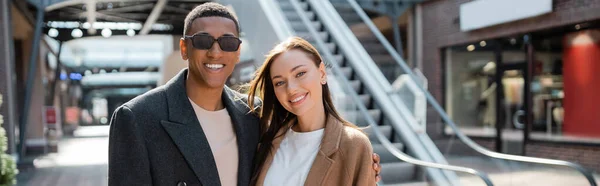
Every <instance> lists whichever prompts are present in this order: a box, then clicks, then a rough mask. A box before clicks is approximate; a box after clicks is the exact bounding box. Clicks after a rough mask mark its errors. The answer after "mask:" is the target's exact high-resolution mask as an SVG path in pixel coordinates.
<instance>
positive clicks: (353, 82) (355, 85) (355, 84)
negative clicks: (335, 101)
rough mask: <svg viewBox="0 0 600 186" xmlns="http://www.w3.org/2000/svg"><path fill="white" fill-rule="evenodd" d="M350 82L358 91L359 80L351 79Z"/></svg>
mask: <svg viewBox="0 0 600 186" xmlns="http://www.w3.org/2000/svg"><path fill="white" fill-rule="evenodd" d="M350 84H351V85H352V88H353V89H354V91H356V92H360V85H361V82H360V80H352V81H350Z"/></svg>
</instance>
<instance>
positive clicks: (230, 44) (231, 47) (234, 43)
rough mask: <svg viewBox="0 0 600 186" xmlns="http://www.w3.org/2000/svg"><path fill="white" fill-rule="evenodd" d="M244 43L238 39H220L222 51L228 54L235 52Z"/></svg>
mask: <svg viewBox="0 0 600 186" xmlns="http://www.w3.org/2000/svg"><path fill="white" fill-rule="evenodd" d="M241 43H242V42H241V41H240V40H239V39H238V38H236V37H221V38H219V45H220V46H221V50H223V51H226V52H235V51H237V50H238V48H239V47H240V44H241Z"/></svg>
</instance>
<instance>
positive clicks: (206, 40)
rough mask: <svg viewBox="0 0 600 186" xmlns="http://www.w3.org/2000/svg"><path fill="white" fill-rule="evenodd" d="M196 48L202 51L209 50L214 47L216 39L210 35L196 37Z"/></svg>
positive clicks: (194, 38) (194, 39)
mask: <svg viewBox="0 0 600 186" xmlns="http://www.w3.org/2000/svg"><path fill="white" fill-rule="evenodd" d="M192 40H193V42H194V43H193V44H194V47H196V48H197V49H200V50H208V49H210V48H211V47H212V44H213V43H214V42H215V39H214V38H213V37H212V36H210V35H196V36H194V37H193V39H192Z"/></svg>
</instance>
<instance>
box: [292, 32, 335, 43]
mask: <svg viewBox="0 0 600 186" xmlns="http://www.w3.org/2000/svg"><path fill="white" fill-rule="evenodd" d="M296 35H297V36H298V37H301V38H304V39H306V40H308V41H309V42H311V43H313V42H314V41H315V40H314V39H313V36H312V34H310V32H296ZM328 36H329V34H328V33H327V32H319V37H321V39H322V40H323V41H327V39H328Z"/></svg>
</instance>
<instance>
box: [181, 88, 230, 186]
mask: <svg viewBox="0 0 600 186" xmlns="http://www.w3.org/2000/svg"><path fill="white" fill-rule="evenodd" d="M190 103H192V107H193V108H194V111H195V112H196V117H198V121H199V122H200V126H201V127H202V130H203V131H204V135H206V139H207V140H208V144H209V145H210V150H211V151H212V153H213V157H214V158H215V163H216V164H217V170H218V172H219V178H220V180H221V185H223V186H235V185H237V178H238V177H237V176H238V145H237V137H236V135H235V130H234V129H233V123H232V122H231V117H230V116H229V113H228V112H227V109H221V110H217V111H208V110H205V109H203V108H202V107H200V106H198V105H196V104H195V103H194V102H193V101H192V100H190Z"/></svg>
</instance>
